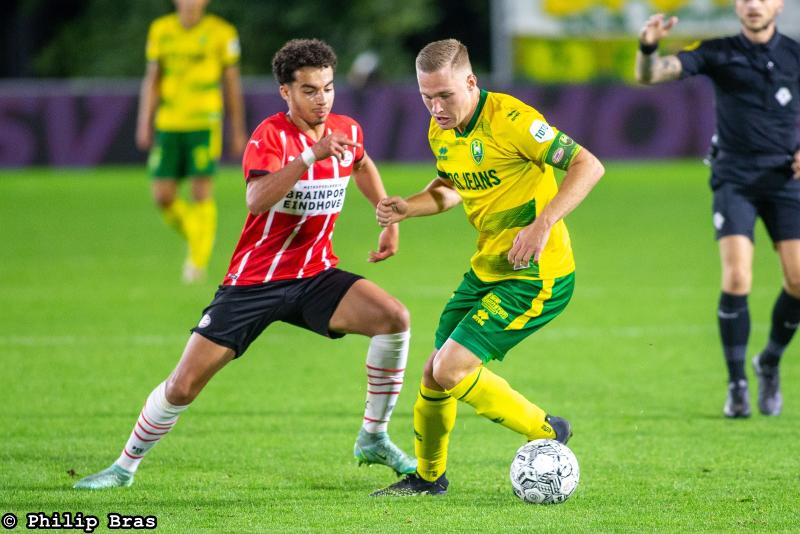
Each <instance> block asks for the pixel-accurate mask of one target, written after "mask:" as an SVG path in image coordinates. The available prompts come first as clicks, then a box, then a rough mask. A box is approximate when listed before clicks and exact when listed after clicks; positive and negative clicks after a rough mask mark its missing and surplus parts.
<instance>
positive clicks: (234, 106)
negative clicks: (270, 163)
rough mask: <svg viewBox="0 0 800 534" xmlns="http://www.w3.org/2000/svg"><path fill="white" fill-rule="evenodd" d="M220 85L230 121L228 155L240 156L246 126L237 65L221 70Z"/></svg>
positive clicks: (245, 142)
mask: <svg viewBox="0 0 800 534" xmlns="http://www.w3.org/2000/svg"><path fill="white" fill-rule="evenodd" d="M222 86H223V92H224V94H225V107H226V109H225V112H226V114H227V115H228V119H229V120H230V123H231V139H230V143H229V146H230V155H231V157H234V158H238V157H241V155H242V152H244V148H245V146H246V145H247V127H246V126H245V122H244V97H243V96H242V80H241V76H240V75H239V67H238V66H236V65H229V66H227V67H225V70H224V71H223V72H222Z"/></svg>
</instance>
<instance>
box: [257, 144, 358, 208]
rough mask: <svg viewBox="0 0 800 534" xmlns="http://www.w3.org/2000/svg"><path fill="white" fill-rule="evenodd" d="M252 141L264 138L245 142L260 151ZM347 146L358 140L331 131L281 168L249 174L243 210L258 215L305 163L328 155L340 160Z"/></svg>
mask: <svg viewBox="0 0 800 534" xmlns="http://www.w3.org/2000/svg"><path fill="white" fill-rule="evenodd" d="M255 141H259V142H266V140H264V139H256V140H254V143H253V145H249V146H254V147H256V148H254V149H253V150H260V149H259V148H258V146H259V145H258V143H255ZM348 146H350V147H358V146H361V143H357V142H355V141H351V140H350V139H349V138H348V137H347V136H346V135H345V134H343V133H341V132H333V133H332V134H330V135H326V136H325V137H323V138H322V139H320V140H319V141H317V142H316V143H314V144H313V145H312V146H311V147H310V148H308V149H306V150H308V151H309V152H308V154H306V153H305V152H304V153H303V154H306V155H301V156H300V157H297V158H295V159H293V160H292V161H290V162H289V164H288V165H286V166H285V167H283V168H281V169H279V170H277V171H275V172H273V173H269V174H265V175H264V176H257V177H250V178H249V179H248V181H247V197H246V198H247V209H248V210H250V213H252V214H253V215H261V214H262V213H264V212H265V211H268V210H269V209H270V208H271V207H272V206H274V205H275V203H276V202H278V201H279V200H280V199H282V198H283V197H284V196H285V195H286V193H288V192H289V190H290V189H291V188H292V187H294V184H295V182H297V180H299V179H300V177H302V176H303V175H304V174H305V173H306V171H307V170H308V166H309V165H313V163H314V161H316V160H320V159H325V158H329V157H331V156H336V157H337V158H340V159H341V158H342V157H344V151H345V149H346V148H347V147H348ZM248 150H250V148H248ZM245 157H247V156H245Z"/></svg>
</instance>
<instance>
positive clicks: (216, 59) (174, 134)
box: [136, 0, 247, 283]
mask: <svg viewBox="0 0 800 534" xmlns="http://www.w3.org/2000/svg"><path fill="white" fill-rule="evenodd" d="M207 4H208V0H175V7H176V8H177V11H176V12H175V13H172V14H170V15H165V16H163V17H160V18H158V19H156V20H155V21H153V23H152V24H151V25H150V32H149V34H148V36H147V50H146V55H147V71H146V73H145V76H144V80H143V81H142V87H141V92H140V98H139V118H138V121H137V127H136V144H137V146H138V147H139V148H140V149H141V150H150V157H149V159H148V168H149V171H150V174H151V176H152V178H153V199H154V200H155V203H156V204H157V205H158V207H159V208H160V209H161V213H162V215H163V217H164V221H165V222H166V223H167V224H168V225H169V226H171V227H173V228H175V229H176V230H177V231H178V233H180V235H182V236H183V237H184V239H186V241H187V243H188V254H187V257H186V261H185V263H184V268H183V279H184V281H185V282H187V283H192V282H196V281H200V280H202V279H203V278H204V277H205V272H206V268H207V266H208V262H209V260H210V258H211V251H212V248H213V246H214V237H215V235H216V231H217V207H216V204H215V202H214V198H213V196H212V181H211V177H212V176H213V175H214V172H215V170H216V166H217V160H218V159H219V157H220V154H221V149H222V124H223V121H222V117H223V113H222V109H223V94H222V91H221V88H220V81H221V82H222V85H223V87H224V93H225V103H226V108H227V112H228V116H229V118H230V126H231V139H230V142H229V147H230V154H231V157H236V158H238V157H240V156H241V154H242V151H243V150H244V147H245V144H246V143H247V131H246V128H245V121H244V103H243V98H242V88H241V81H240V79H239V67H238V62H239V38H238V36H237V34H236V29H235V28H234V27H233V26H231V25H230V24H229V23H227V22H226V21H224V20H222V19H221V18H219V17H217V16H215V15H209V14H206V13H205V9H206V5H207ZM184 178H190V179H191V180H192V187H191V202H188V203H187V202H186V201H184V200H183V199H182V198H181V197H180V196H179V195H178V182H179V181H180V180H183V179H184Z"/></svg>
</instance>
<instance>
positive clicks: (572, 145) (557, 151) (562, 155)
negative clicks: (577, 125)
mask: <svg viewBox="0 0 800 534" xmlns="http://www.w3.org/2000/svg"><path fill="white" fill-rule="evenodd" d="M580 150H581V145H579V144H578V143H576V142H575V141H574V140H573V139H572V138H571V137H570V136H568V135H567V134H565V133H559V134H558V135H557V136H556V137H555V139H553V142H552V143H551V144H550V148H549V149H548V150H547V154H545V156H544V162H545V163H547V164H548V165H552V166H553V167H556V168H557V169H561V170H563V171H565V170H567V168H568V167H569V164H570V163H572V160H573V159H575V156H577V155H578V152H580Z"/></svg>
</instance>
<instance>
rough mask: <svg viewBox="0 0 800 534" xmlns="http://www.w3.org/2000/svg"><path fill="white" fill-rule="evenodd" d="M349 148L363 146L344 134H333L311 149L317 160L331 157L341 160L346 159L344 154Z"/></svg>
mask: <svg viewBox="0 0 800 534" xmlns="http://www.w3.org/2000/svg"><path fill="white" fill-rule="evenodd" d="M349 146H352V147H359V146H361V144H360V143H356V142H355V141H352V140H350V139H348V137H347V136H346V135H345V134H343V133H342V132H333V133H332V134H330V135H326V136H325V137H323V138H322V139H320V140H319V141H317V142H316V143H315V144H314V146H312V147H311V150H313V151H314V156H315V158H316V159H317V160H321V159H325V158H329V157H331V156H336V158H337V159H340V160H341V159H342V158H344V153H345V151H346V150H347V147H349Z"/></svg>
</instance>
